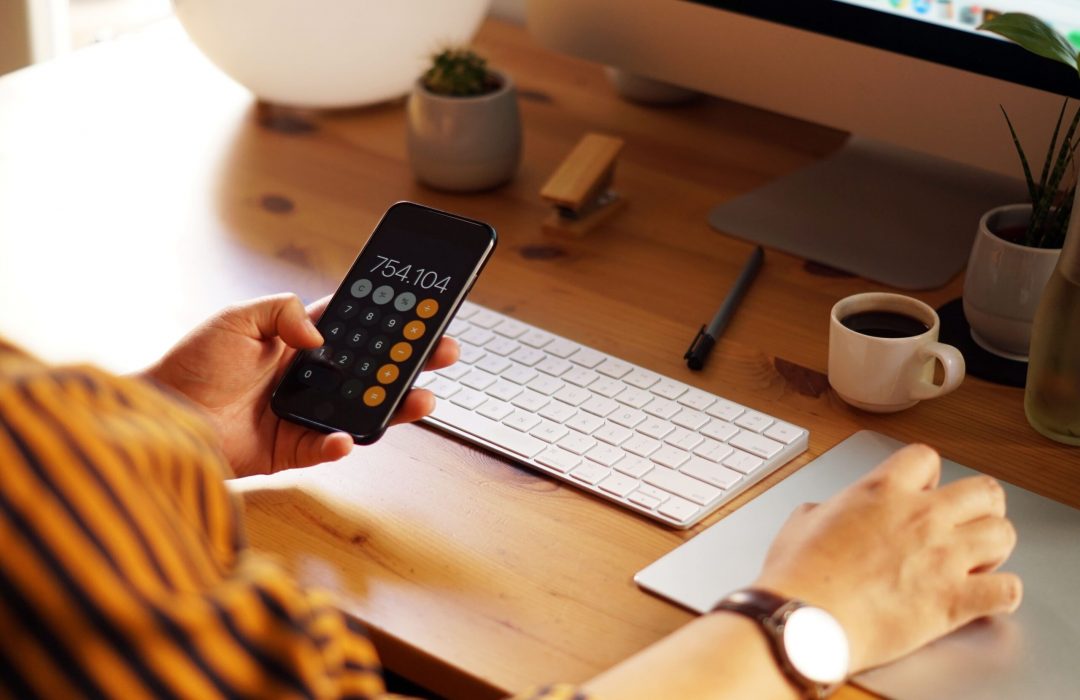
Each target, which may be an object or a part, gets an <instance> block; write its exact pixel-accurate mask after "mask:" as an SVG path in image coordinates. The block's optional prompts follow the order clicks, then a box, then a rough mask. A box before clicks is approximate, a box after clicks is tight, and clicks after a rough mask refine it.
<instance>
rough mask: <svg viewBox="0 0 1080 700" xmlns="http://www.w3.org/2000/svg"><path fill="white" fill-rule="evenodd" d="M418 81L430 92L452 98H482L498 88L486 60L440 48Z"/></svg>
mask: <svg viewBox="0 0 1080 700" xmlns="http://www.w3.org/2000/svg"><path fill="white" fill-rule="evenodd" d="M422 81H423V83H424V87H426V88H427V89H428V90H430V91H431V92H433V93H435V94H437V95H448V96H452V97H475V96H477V95H486V94H487V93H489V92H495V91H496V90H498V89H499V87H500V82H499V79H498V77H497V76H496V75H495V74H493V73H492V72H491V71H489V70H488V69H487V61H486V60H485V59H483V58H481V57H480V56H478V55H477V54H475V53H474V52H472V51H470V50H469V49H464V48H449V49H444V50H443V51H440V52H439V53H437V54H436V55H435V56H433V57H432V59H431V67H430V68H428V69H427V71H426V72H425V73H424V76H423V78H422Z"/></svg>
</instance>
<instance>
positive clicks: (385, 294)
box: [371, 284, 394, 304]
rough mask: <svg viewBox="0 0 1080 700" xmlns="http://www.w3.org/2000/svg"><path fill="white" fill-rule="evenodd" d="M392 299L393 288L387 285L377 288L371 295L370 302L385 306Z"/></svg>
mask: <svg viewBox="0 0 1080 700" xmlns="http://www.w3.org/2000/svg"><path fill="white" fill-rule="evenodd" d="M393 298H394V288H393V287H391V286H390V285H388V284H384V285H383V286H381V287H377V288H376V289H375V291H374V292H373V293H372V294H371V300H372V301H373V302H375V303H376V304H385V303H386V302H388V301H390V300H391V299H393Z"/></svg>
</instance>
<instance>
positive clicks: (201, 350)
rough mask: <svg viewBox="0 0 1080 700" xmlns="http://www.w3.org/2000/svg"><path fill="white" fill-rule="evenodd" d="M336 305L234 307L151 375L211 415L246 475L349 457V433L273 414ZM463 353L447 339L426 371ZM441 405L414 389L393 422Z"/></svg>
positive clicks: (278, 302)
mask: <svg viewBox="0 0 1080 700" xmlns="http://www.w3.org/2000/svg"><path fill="white" fill-rule="evenodd" d="M328 302H329V297H327V298H325V299H322V300H320V301H318V302H316V303H314V304H312V305H311V306H310V307H309V308H307V309H305V308H304V305H303V304H302V303H301V302H300V300H299V299H298V298H297V297H296V296H295V295H293V294H280V295H276V296H270V297H264V298H261V299H255V300H253V301H249V302H244V303H242V304H237V305H235V306H231V307H229V308H227V309H225V310H223V311H222V312H220V313H219V314H217V315H216V316H214V317H213V318H211V319H209V320H208V321H206V322H205V323H203V324H202V325H200V326H199V327H198V328H196V329H195V330H193V331H192V332H191V333H189V334H188V335H187V336H185V337H184V338H183V339H182V340H181V341H180V342H179V343H177V344H176V346H175V347H173V348H172V349H171V350H169V352H168V353H166V355H165V356H164V357H163V358H162V359H161V360H159V361H158V362H157V363H156V364H154V365H153V366H152V367H150V368H149V369H147V370H146V371H145V373H144V374H145V375H146V376H147V377H149V378H150V379H152V380H154V381H156V382H158V383H159V384H163V385H165V386H167V387H170V388H172V389H173V390H175V391H178V392H180V393H181V394H183V395H184V396H186V397H187V398H189V399H190V400H192V401H193V402H195V403H196V404H198V405H199V406H200V407H201V408H202V409H203V410H204V411H205V412H206V414H207V415H208V416H209V417H210V419H211V421H212V422H213V423H214V425H215V426H216V428H217V430H218V432H219V433H220V434H221V439H222V447H223V450H224V452H225V456H226V457H227V458H228V460H229V463H230V464H231V465H232V468H233V471H235V472H236V474H237V475H238V476H246V475H249V474H260V473H268V472H276V471H280V470H282V469H290V468H292V467H305V466H310V465H312V464H318V463H320V462H329V461H333V460H337V459H341V458H342V457H344V456H345V455H347V454H349V452H350V451H351V450H352V446H353V442H352V438H351V437H350V436H349V435H348V434H346V433H332V434H330V435H326V434H323V433H319V432H316V431H313V430H308V429H306V428H303V427H301V426H299V425H296V424H295V423H290V422H287V421H283V420H281V419H280V418H278V417H277V416H276V415H275V414H274V412H273V411H271V410H270V395H271V393H272V392H273V390H274V387H275V386H277V383H278V381H279V380H280V379H281V376H282V374H283V373H284V372H285V369H286V368H287V367H288V365H289V362H290V361H291V360H292V358H293V355H295V354H296V351H297V349H304V348H316V347H319V346H320V345H322V342H323V339H322V336H321V335H320V334H319V332H318V330H316V328H315V326H314V322H315V321H317V320H318V319H319V317H320V316H322V313H323V311H324V310H325V309H326V304H327V303H328ZM458 354H459V347H458V345H457V343H455V342H454V341H453V340H451V339H449V338H443V339H442V340H440V341H439V344H438V345H437V346H436V348H435V350H434V352H432V354H431V356H430V359H429V361H428V364H427V367H426V369H428V370H433V369H440V368H442V367H447V366H449V365H451V364H453V363H454V362H456V361H457V358H458ZM434 408H435V397H434V396H433V395H432V394H431V392H429V391H426V390H424V389H413V390H412V391H410V392H409V394H408V396H406V397H405V400H404V401H403V402H402V404H401V407H400V408H399V409H398V411H397V413H395V414H394V417H393V418H392V419H391V424H392V425H393V424H397V423H407V422H411V421H415V420H419V419H420V418H423V417H424V416H426V415H427V414H429V413H431V411H432V410H433V409H434Z"/></svg>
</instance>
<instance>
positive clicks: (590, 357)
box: [569, 348, 607, 369]
mask: <svg viewBox="0 0 1080 700" xmlns="http://www.w3.org/2000/svg"><path fill="white" fill-rule="evenodd" d="M569 359H570V361H571V362H573V363H574V364H577V365H581V366H582V367H587V368H589V369H596V366H597V365H599V364H600V363H601V362H603V361H604V360H606V359H607V355H605V354H604V353H602V352H599V351H597V350H593V349H592V348H579V349H578V351H577V352H575V353H574V354H573V355H571V356H570V358H569Z"/></svg>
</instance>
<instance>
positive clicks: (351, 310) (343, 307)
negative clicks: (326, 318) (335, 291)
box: [337, 299, 360, 319]
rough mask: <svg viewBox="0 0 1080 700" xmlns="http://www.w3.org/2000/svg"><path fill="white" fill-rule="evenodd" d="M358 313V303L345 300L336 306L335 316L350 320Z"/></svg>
mask: <svg viewBox="0 0 1080 700" xmlns="http://www.w3.org/2000/svg"><path fill="white" fill-rule="evenodd" d="M358 313H360V302H358V301H353V300H351V299H346V300H345V301H343V302H341V304H340V305H339V306H338V310H337V315H338V316H340V317H341V318H346V319H348V318H352V317H353V316H355V315H356V314H358Z"/></svg>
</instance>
